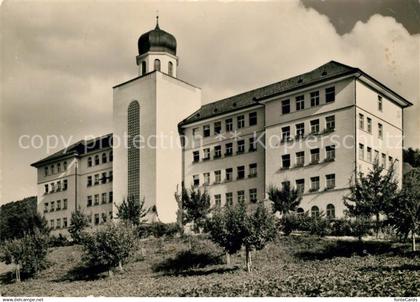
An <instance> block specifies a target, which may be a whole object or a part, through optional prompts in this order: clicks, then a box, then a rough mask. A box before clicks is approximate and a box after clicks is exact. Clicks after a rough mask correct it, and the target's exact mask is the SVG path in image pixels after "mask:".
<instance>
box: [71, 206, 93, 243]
mask: <svg viewBox="0 0 420 302" xmlns="http://www.w3.org/2000/svg"><path fill="white" fill-rule="evenodd" d="M88 226H89V221H88V219H87V217H86V215H85V214H83V212H82V211H80V210H76V211H75V212H73V213H71V219H70V225H69V228H68V231H69V233H70V236H71V238H72V239H73V241H74V242H75V243H81V240H82V235H83V231H84V230H85V228H87V227H88Z"/></svg>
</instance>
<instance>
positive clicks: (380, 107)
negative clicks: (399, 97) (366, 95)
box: [378, 95, 383, 111]
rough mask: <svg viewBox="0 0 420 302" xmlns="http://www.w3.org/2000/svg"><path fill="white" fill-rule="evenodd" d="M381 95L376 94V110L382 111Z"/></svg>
mask: <svg viewBox="0 0 420 302" xmlns="http://www.w3.org/2000/svg"><path fill="white" fill-rule="evenodd" d="M382 105H383V104H382V97H381V96H380V95H378V110H379V111H382V109H383V107H382Z"/></svg>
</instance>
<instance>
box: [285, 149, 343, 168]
mask: <svg viewBox="0 0 420 302" xmlns="http://www.w3.org/2000/svg"><path fill="white" fill-rule="evenodd" d="M281 160H282V169H289V168H290V167H291V156H290V154H284V155H282V157H281ZM320 160H321V159H320V149H319V148H314V149H311V150H310V158H309V165H314V164H318V163H320ZM334 160H335V146H334V145H330V146H326V147H325V158H324V162H329V161H334ZM304 165H305V151H299V152H296V155H295V164H294V166H293V167H295V168H297V167H303V166H304Z"/></svg>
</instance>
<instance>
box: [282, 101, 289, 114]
mask: <svg viewBox="0 0 420 302" xmlns="http://www.w3.org/2000/svg"><path fill="white" fill-rule="evenodd" d="M281 112H282V113H283V114H288V113H290V100H283V101H282V102H281Z"/></svg>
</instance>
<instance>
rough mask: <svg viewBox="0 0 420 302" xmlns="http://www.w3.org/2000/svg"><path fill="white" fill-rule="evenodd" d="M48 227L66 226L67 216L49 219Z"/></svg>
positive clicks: (58, 227) (59, 227)
mask: <svg viewBox="0 0 420 302" xmlns="http://www.w3.org/2000/svg"><path fill="white" fill-rule="evenodd" d="M61 221H63V224H62V225H61ZM55 222H56V223H55ZM50 228H51V229H61V228H63V229H65V228H67V217H64V218H63V219H61V218H57V219H56V220H54V219H51V220H50Z"/></svg>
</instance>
